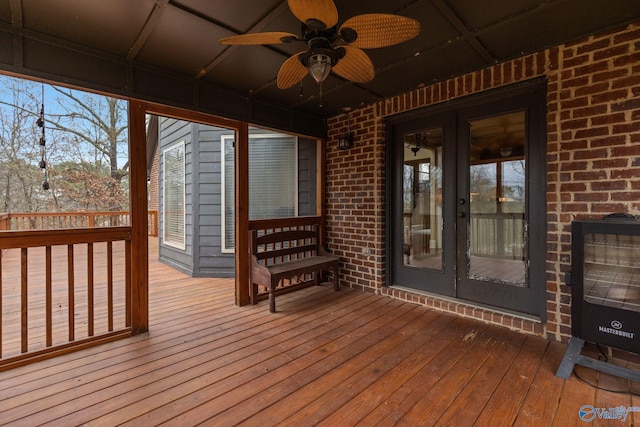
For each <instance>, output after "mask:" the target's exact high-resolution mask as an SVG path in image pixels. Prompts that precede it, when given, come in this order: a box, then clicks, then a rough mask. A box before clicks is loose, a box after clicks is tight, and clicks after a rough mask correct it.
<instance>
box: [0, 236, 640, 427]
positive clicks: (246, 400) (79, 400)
mask: <svg viewBox="0 0 640 427" xmlns="http://www.w3.org/2000/svg"><path fill="white" fill-rule="evenodd" d="M151 247H152V248H153V247H154V246H153V245H151ZM155 258H156V257H152V261H151V265H150V270H149V273H150V281H151V283H150V304H151V305H150V331H149V332H148V333H145V334H141V335H138V336H134V337H130V338H126V339H123V340H119V341H114V342H110V343H106V344H103V345H100V346H98V347H94V348H88V349H84V350H81V351H78V352H74V353H70V354H66V355H63V356H60V357H58V358H55V359H49V360H43V361H40V362H37V363H34V364H31V365H28V366H20V367H17V368H15V369H12V370H9V371H5V372H0V414H1V417H0V425H17V426H31V425H56V426H58V425H65V426H66V425H83V424H86V425H90V426H113V425H131V426H147V425H167V426H191V425H211V426H226V425H243V426H260V427H265V426H271V425H278V426H300V425H322V426H336V425H340V426H350V425H363V426H367V425H371V426H373V425H375V426H384V425H421V426H423V425H427V426H428V425H453V426H457V425H465V426H467V425H469V426H471V425H478V426H480V425H492V426H494V425H518V426H519V425H536V426H539V425H558V426H567V425H584V422H583V421H582V420H580V418H579V416H578V410H579V408H580V407H581V406H583V405H593V406H596V407H616V406H620V405H623V406H634V405H635V406H638V405H640V401H639V400H638V397H637V396H632V395H631V394H630V393H612V392H607V391H603V390H596V388H595V387H593V386H592V385H589V384H585V383H584V382H582V381H580V380H578V379H577V378H576V376H575V375H572V376H571V377H570V378H569V380H567V381H564V380H562V379H559V378H557V377H556V376H555V375H554V373H555V370H556V368H557V366H558V364H559V363H560V360H561V358H562V355H563V352H564V348H565V346H564V345H562V344H558V343H550V342H547V341H546V340H543V339H540V338H536V337H533V336H527V335H524V334H521V333H518V332H515V331H510V330H507V329H505V328H500V327H497V326H490V325H487V324H484V323H481V322H478V321H476V320H473V319H468V318H462V317H457V316H454V315H451V314H448V313H442V312H438V311H435V310H432V309H428V308H425V307H420V306H416V305H413V304H410V303H406V302H401V301H397V300H392V299H389V298H385V297H382V296H379V295H374V294H371V293H365V292H361V291H357V290H354V289H346V288H343V289H341V290H340V291H339V292H334V291H333V290H332V288H331V287H330V286H328V285H323V286H318V287H311V288H307V289H303V290H300V291H297V292H294V293H291V294H287V295H283V296H281V297H279V298H278V313H275V314H270V313H268V310H267V301H263V302H261V303H260V304H258V305H256V306H248V307H236V306H235V305H234V285H233V282H232V281H231V280H228V279H203V278H196V279H194V278H189V277H187V276H186V275H184V274H182V273H179V272H177V271H175V270H173V269H171V268H169V267H168V266H165V265H162V264H160V263H158V262H157V260H156V259H155ZM633 366H635V367H638V366H639V365H637V364H634V365H633ZM584 369H585V370H586V368H584ZM581 372H582V371H581ZM582 375H583V376H585V377H587V378H586V379H587V380H588V381H592V382H593V384H598V385H599V386H600V387H608V388H615V387H618V386H619V381H617V380H616V379H611V378H607V377H604V376H601V375H598V374H596V373H594V372H593V371H585V372H582ZM639 388H640V386H638V385H634V390H636V391H637V390H638V389H639ZM639 419H640V416H639V414H631V415H630V417H629V419H628V420H627V421H626V422H625V423H624V425H634V423H635V425H637V424H638V420H639ZM598 425H603V424H598ZM610 425H620V421H615V422H612V423H611V424H610Z"/></svg>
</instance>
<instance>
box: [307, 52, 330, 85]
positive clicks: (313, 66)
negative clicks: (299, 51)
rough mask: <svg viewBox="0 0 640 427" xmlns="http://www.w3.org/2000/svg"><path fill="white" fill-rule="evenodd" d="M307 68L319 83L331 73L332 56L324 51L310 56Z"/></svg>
mask: <svg viewBox="0 0 640 427" xmlns="http://www.w3.org/2000/svg"><path fill="white" fill-rule="evenodd" d="M307 69H308V70H309V74H311V77H313V79H314V80H315V81H316V82H317V83H322V82H323V81H325V80H326V79H327V77H329V73H331V57H329V55H325V54H324V53H316V54H313V55H311V56H310V57H309V66H308V67H307Z"/></svg>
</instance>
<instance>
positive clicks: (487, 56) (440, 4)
mask: <svg viewBox="0 0 640 427" xmlns="http://www.w3.org/2000/svg"><path fill="white" fill-rule="evenodd" d="M431 3H433V5H434V6H435V7H436V8H437V9H438V10H439V11H440V13H442V14H443V15H444V17H445V18H447V20H448V21H449V22H450V23H451V25H453V26H454V27H455V28H456V30H458V31H459V32H460V34H461V35H462V37H464V39H465V40H466V41H467V42H469V44H470V45H471V46H472V47H473V48H474V49H475V51H476V52H478V54H479V55H480V56H481V57H482V58H483V59H484V60H485V61H486V62H487V63H488V64H493V63H495V62H496V58H495V57H494V56H493V55H492V54H491V53H490V52H489V51H488V50H487V49H486V48H485V47H484V46H483V45H482V43H480V41H478V39H477V38H476V37H475V36H474V35H473V34H472V33H471V31H469V29H468V28H467V26H466V25H465V24H464V22H462V20H461V19H460V18H459V17H458V15H456V14H455V12H454V11H453V10H451V8H450V7H449V6H447V5H446V4H444V1H442V0H431Z"/></svg>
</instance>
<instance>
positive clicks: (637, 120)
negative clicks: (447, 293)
mask: <svg viewBox="0 0 640 427" xmlns="http://www.w3.org/2000/svg"><path fill="white" fill-rule="evenodd" d="M537 77H546V79H547V84H548V88H547V91H548V93H547V128H548V133H547V142H548V146H547V171H548V173H547V222H548V236H547V322H546V323H545V324H541V323H540V322H537V321H534V320H531V319H528V318H525V317H519V316H516V315H508V314H504V313H500V312H493V311H491V310H487V309H483V308H478V307H474V306H472V305H467V304H464V303H462V302H459V301H455V300H453V301H452V300H448V299H439V298H435V297H432V296H427V295H424V294H420V293H413V292H410V291H407V290H401V289H395V288H387V287H385V286H384V283H385V239H386V236H385V203H386V200H385V172H384V168H385V155H384V153H385V148H384V144H385V131H384V118H385V117H387V116H389V115H392V114H396V113H401V112H405V111H409V110H414V109H418V108H422V107H427V106H430V105H434V104H437V103H440V102H446V101H449V100H452V99H456V98H460V97H463V96H467V95H472V94H475V93H479V92H482V91H485V90H488V89H493V88H498V87H502V86H506V85H509V84H513V83H516V82H520V81H526V80H529V79H533V78H537ZM349 126H350V127H351V131H352V132H353V133H354V134H355V146H354V148H352V149H351V150H349V151H348V152H341V151H339V150H338V148H337V139H338V137H339V136H341V135H343V134H344V133H346V132H347V130H348V128H349ZM328 128H329V132H328V141H327V244H328V247H329V248H331V250H333V251H334V252H335V253H336V254H337V255H339V256H340V257H341V258H342V259H343V261H344V263H343V266H344V267H343V269H342V272H341V281H342V284H343V285H348V286H352V287H356V288H360V289H363V290H368V291H372V292H376V293H380V294H384V295H389V296H391V297H394V298H398V299H403V300H407V301H413V302H416V303H419V304H423V305H427V306H430V307H434V308H436V309H439V310H445V311H450V312H455V313H458V314H460V315H462V316H468V317H474V318H478V319H482V320H484V321H487V322H491V323H497V324H501V325H504V326H507V327H510V328H513V329H518V330H522V331H525V332H529V333H534V334H537V335H541V336H545V337H547V338H549V339H552V340H558V341H567V340H568V338H569V336H570V332H571V331H570V303H571V302H570V299H571V298H570V290H569V288H568V287H567V286H565V285H564V273H565V272H566V271H568V270H569V263H570V241H571V236H570V223H571V221H572V220H574V219H577V218H600V217H602V216H603V215H604V214H607V213H611V212H628V213H632V214H636V215H637V214H640V23H635V24H632V25H629V26H628V27H626V28H623V29H620V30H617V31H612V32H608V33H606V34H599V35H595V36H592V37H589V38H587V39H584V40H581V41H579V42H575V43H572V44H566V45H562V46H558V47H554V48H551V49H548V50H546V51H543V52H538V53H535V54H532V55H528V56H525V57H521V58H518V59H515V60H513V61H509V62H505V63H501V64H497V65H495V66H492V67H489V68H486V69H484V70H481V71H477V72H474V73H470V74H466V75H463V76H459V77H456V78H452V79H450V80H447V81H443V82H439V83H436V84H434V85H431V86H428V87H423V88H419V89H417V90H414V91H412V92H408V93H404V94H402V95H399V96H396V97H393V98H390V99H385V100H383V101H380V102H377V103H375V104H373V105H369V106H366V107H363V108H362V109H359V110H356V111H353V112H351V113H350V114H348V115H347V114H343V115H340V116H336V117H333V118H331V119H330V120H329V123H328Z"/></svg>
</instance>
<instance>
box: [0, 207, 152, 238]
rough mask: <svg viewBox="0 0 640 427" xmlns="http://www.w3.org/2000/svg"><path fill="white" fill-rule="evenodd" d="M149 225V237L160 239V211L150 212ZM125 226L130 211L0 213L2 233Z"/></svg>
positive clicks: (129, 224) (128, 222)
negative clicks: (6, 231) (5, 231)
mask: <svg viewBox="0 0 640 427" xmlns="http://www.w3.org/2000/svg"><path fill="white" fill-rule="evenodd" d="M148 224H149V225H148V230H149V232H148V235H149V236H152V237H158V211H148ZM123 226H125V227H129V226H131V214H130V213H129V212H128V211H102V212H31V213H0V231H3V230H13V231H19V230H58V229H63V228H65V229H66V228H95V227H123Z"/></svg>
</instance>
